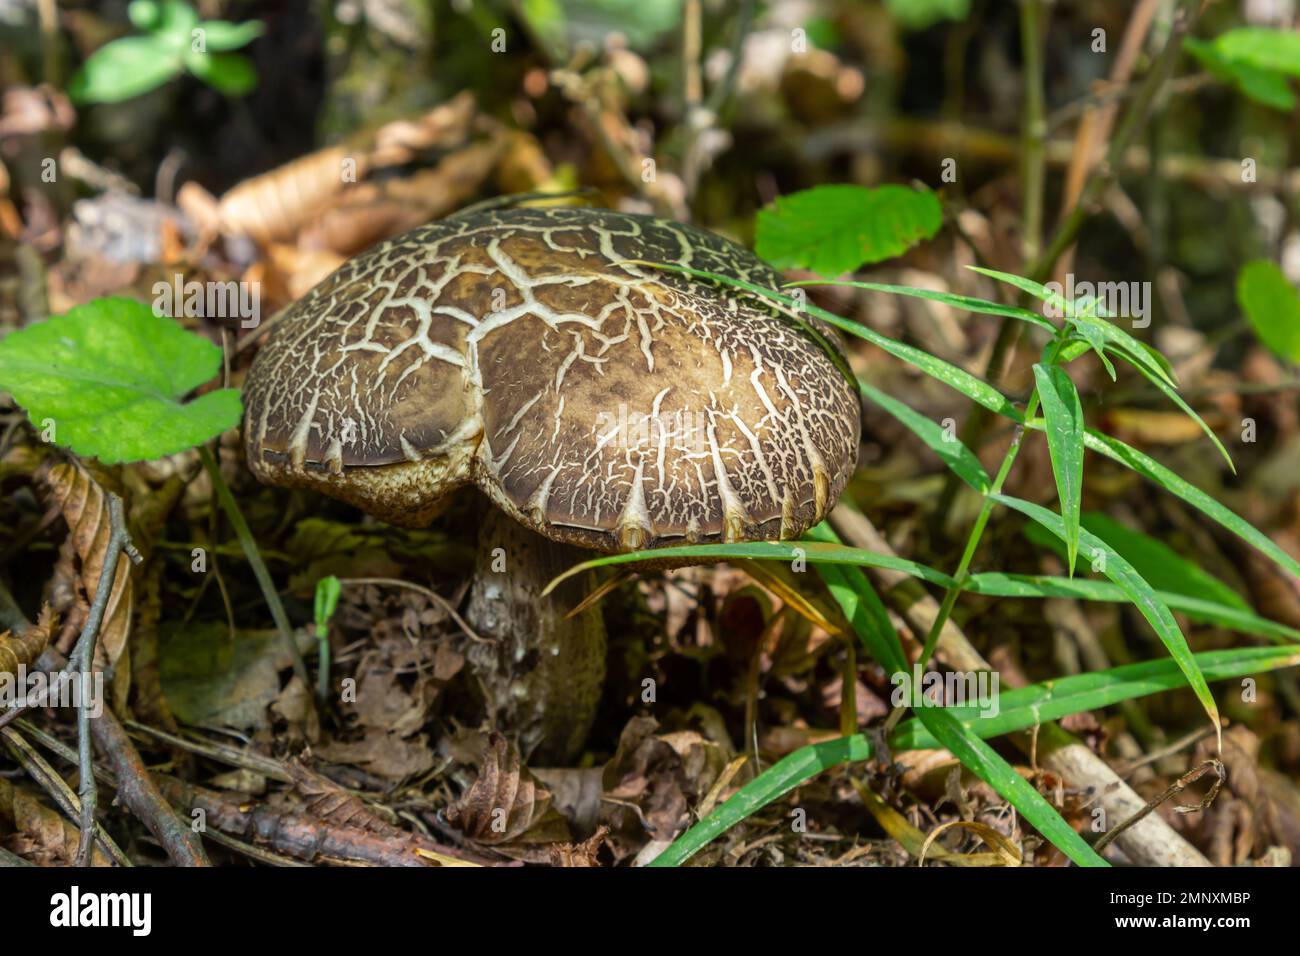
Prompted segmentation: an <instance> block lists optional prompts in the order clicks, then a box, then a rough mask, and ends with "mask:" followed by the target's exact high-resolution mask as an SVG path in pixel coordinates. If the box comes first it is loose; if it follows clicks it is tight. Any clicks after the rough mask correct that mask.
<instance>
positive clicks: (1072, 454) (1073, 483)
mask: <svg viewBox="0 0 1300 956" xmlns="http://www.w3.org/2000/svg"><path fill="white" fill-rule="evenodd" d="M1034 380H1035V381H1036V382H1037V383H1038V398H1039V401H1041V402H1042V405H1043V421H1044V423H1045V425H1046V428H1045V431H1046V433H1047V451H1048V454H1049V455H1050V456H1051V459H1052V474H1053V475H1054V476H1055V477H1056V492H1057V496H1058V497H1059V498H1060V501H1061V519H1062V520H1063V521H1064V523H1065V550H1066V554H1067V556H1068V560H1067V561H1066V564H1067V566H1068V567H1069V569H1070V574H1071V575H1073V574H1074V561H1075V558H1076V557H1077V556H1078V554H1079V513H1080V510H1081V502H1082V500H1083V448H1084V445H1083V404H1082V403H1081V402H1080V401H1079V391H1078V389H1076V388H1075V387H1074V382H1073V381H1072V380H1071V379H1070V376H1069V375H1067V374H1065V370H1064V369H1063V368H1061V367H1060V366H1059V365H1053V366H1044V365H1042V364H1036V365H1035V366H1034Z"/></svg>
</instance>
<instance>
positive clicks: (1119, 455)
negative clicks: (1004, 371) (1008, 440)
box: [1029, 422, 1300, 577]
mask: <svg viewBox="0 0 1300 956" xmlns="http://www.w3.org/2000/svg"><path fill="white" fill-rule="evenodd" d="M1029 424H1030V427H1031V428H1038V427H1041V426H1040V425H1039V424H1038V423H1037V422H1031V423H1029ZM1083 440H1084V442H1085V443H1086V444H1087V446H1088V447H1089V448H1090V449H1091V450H1093V451H1095V452H1097V454H1099V455H1105V456H1106V457H1107V458H1110V459H1111V460H1113V461H1117V462H1119V463H1120V464H1121V465H1124V466H1125V467H1127V468H1131V469H1132V470H1133V471H1135V472H1137V473H1138V474H1139V475H1142V477H1144V478H1146V479H1147V480H1149V481H1153V482H1155V483H1156V484H1157V485H1159V486H1160V487H1161V488H1164V489H1165V491H1167V492H1169V493H1170V494H1171V495H1174V496H1176V497H1178V498H1181V499H1182V500H1183V501H1185V502H1187V503H1188V504H1189V505H1191V506H1192V507H1193V508H1195V509H1196V510H1198V511H1200V512H1201V513H1202V514H1204V515H1205V516H1206V517H1208V518H1210V519H1212V520H1213V521H1216V522H1217V523H1218V524H1220V525H1222V526H1223V527H1224V528H1226V529H1227V530H1228V531H1231V532H1232V533H1233V534H1235V535H1237V537H1239V538H1241V539H1242V540H1243V541H1245V542H1246V543H1247V544H1249V545H1251V546H1252V547H1253V548H1255V549H1256V550H1258V551H1259V552H1260V553H1261V554H1265V555H1267V556H1268V557H1270V558H1272V559H1273V561H1275V562H1276V563H1277V564H1278V565H1279V566H1280V567H1282V568H1285V569H1286V570H1287V571H1289V572H1290V573H1291V574H1293V575H1295V576H1297V577H1300V561H1296V559H1295V558H1293V557H1291V555H1289V554H1287V553H1286V552H1285V551H1283V550H1282V549H1281V548H1280V547H1278V546H1277V544H1276V543H1274V541H1273V540H1272V539H1271V538H1270V537H1269V536H1268V535H1266V534H1264V532H1262V531H1260V530H1258V529H1257V528H1256V527H1255V526H1254V525H1252V524H1251V523H1250V522H1249V521H1247V520H1246V519H1245V518H1242V517H1240V516H1239V515H1237V514H1236V513H1234V512H1233V511H1231V510H1230V509H1228V508H1227V507H1225V506H1224V505H1221V504H1219V502H1217V501H1215V500H1214V499H1213V498H1212V497H1210V496H1209V495H1208V494H1206V493H1205V492H1204V491H1201V489H1199V488H1197V487H1196V486H1195V485H1193V484H1191V483H1190V482H1188V481H1187V480H1185V479H1184V478H1182V477H1181V476H1180V475H1178V474H1177V473H1175V472H1173V471H1171V470H1170V469H1168V468H1166V467H1165V466H1164V465H1162V464H1160V462H1158V461H1156V460H1155V459H1154V458H1152V457H1151V456H1150V455H1147V454H1144V453H1143V452H1140V451H1138V450H1137V449H1136V448H1134V447H1133V446H1132V445H1128V444H1125V443H1124V442H1122V441H1120V440H1119V439H1118V438H1112V437H1111V436H1110V435H1106V434H1104V433H1102V432H1099V431H1097V430H1095V429H1092V428H1089V429H1088V430H1087V431H1086V432H1085V433H1084V436H1083Z"/></svg>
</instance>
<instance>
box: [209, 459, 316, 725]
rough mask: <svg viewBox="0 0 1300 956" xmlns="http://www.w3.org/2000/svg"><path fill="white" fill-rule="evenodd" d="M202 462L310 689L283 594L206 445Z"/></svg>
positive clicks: (299, 673)
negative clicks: (281, 596) (283, 600)
mask: <svg viewBox="0 0 1300 956" xmlns="http://www.w3.org/2000/svg"><path fill="white" fill-rule="evenodd" d="M199 459H200V460H201V461H202V462H203V467H204V468H205V469H207V472H208V477H209V478H211V479H212V489H213V491H215V492H216V494H217V501H218V502H219V503H220V504H221V510H222V511H224V512H225V513H226V517H227V518H228V519H229V520H230V524H231V527H233V528H234V529H235V537H237V538H239V544H240V546H241V547H242V548H243V549H244V557H246V558H247V559H248V563H249V565H250V566H251V567H252V569H253V577H255V578H257V585H258V587H260V588H261V589H262V597H263V598H265V600H266V606H267V607H268V608H270V609H271V617H272V618H273V619H274V621H275V628H276V630H277V631H279V632H280V639H281V640H282V641H284V646H285V648H286V649H287V650H288V652H289V659H290V660H291V661H293V672H294V674H296V675H297V677H298V679H299V680H300V681H302V685H303V687H308V688H309V687H311V678H310V677H308V675H307V665H306V663H304V662H303V659H302V654H301V653H300V652H299V651H298V644H297V642H296V641H295V640H294V639H293V626H292V625H290V623H289V615H288V614H286V613H285V612H284V604H282V603H281V601H280V592H278V591H277V590H276V589H275V582H274V581H272V580H271V572H270V571H268V570H267V569H266V563H265V562H264V561H263V560H262V555H261V552H259V551H258V550H257V540H256V539H255V538H254V537H253V532H252V531H251V530H250V529H249V527H248V522H247V521H245V520H244V514H243V512H241V511H240V510H239V505H238V504H237V503H236V502H235V496H234V495H232V494H231V493H230V488H229V486H228V485H227V484H226V481H225V479H224V478H222V477H221V468H220V466H218V465H217V461H216V459H215V458H213V457H212V452H210V451H208V447H207V446H206V445H200V446H199ZM306 706H308V707H311V706H312V704H311V702H310V699H308V700H307V703H306Z"/></svg>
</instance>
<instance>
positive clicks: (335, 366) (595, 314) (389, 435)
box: [244, 207, 860, 760]
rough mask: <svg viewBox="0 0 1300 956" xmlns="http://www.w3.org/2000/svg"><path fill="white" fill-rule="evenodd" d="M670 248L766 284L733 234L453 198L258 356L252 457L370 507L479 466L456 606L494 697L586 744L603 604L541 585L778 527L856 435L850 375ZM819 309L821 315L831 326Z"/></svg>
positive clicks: (808, 514) (271, 480)
mask: <svg viewBox="0 0 1300 956" xmlns="http://www.w3.org/2000/svg"><path fill="white" fill-rule="evenodd" d="M646 262H662V263H667V264H670V265H673V264H675V265H680V266H685V267H689V268H692V269H698V270H705V271H709V272H714V273H721V274H726V275H729V276H733V277H736V278H739V279H742V280H745V281H748V282H752V283H755V284H758V285H761V286H763V287H766V288H775V287H776V285H777V283H778V282H779V281H780V279H779V276H778V275H777V274H776V273H775V272H774V271H773V270H772V269H771V268H770V267H768V266H767V265H765V264H764V263H763V262H761V261H760V260H759V259H758V258H756V257H755V256H754V255H752V254H751V253H750V252H748V251H747V250H745V249H743V248H742V247H740V246H738V245H736V244H734V243H732V242H729V241H727V240H725V239H722V238H720V237H718V236H716V235H713V234H711V233H708V232H705V231H703V230H701V229H697V228H694V227H691V226H687V225H683V224H681V223H676V222H671V221H668V220H663V219H655V218H651V217H648V216H640V215H630V214H625V213H617V212H611V211H608V210H596V209H586V208H572V207H564V208H558V207H557V208H508V209H498V210H493V211H487V212H477V213H467V214H463V215H460V216H454V217H451V218H449V219H445V220H442V221H439V222H435V223H432V224H430V225H426V226H422V227H420V228H417V229H415V230H413V231H411V232H408V233H406V234H405V235H402V236H398V237H397V238H395V239H391V240H389V241H387V242H384V243H382V244H380V245H378V246H376V247H374V248H372V249H370V250H368V251H367V252H365V253H363V254H361V255H359V256H357V257H356V258H354V259H352V260H350V261H348V262H346V263H345V264H344V265H343V266H341V267H340V268H339V269H338V271H336V272H335V273H334V274H332V275H331V276H329V277H328V278H327V279H325V280H324V281H323V282H321V283H320V284H319V285H318V286H316V287H315V288H314V289H312V290H311V291H310V292H309V293H307V295H305V296H304V297H303V298H302V299H301V300H299V301H298V302H296V303H295V304H294V305H293V306H292V307H291V309H290V311H289V312H288V313H286V315H285V316H284V318H283V319H282V321H281V322H280V323H279V324H278V325H277V327H276V328H275V329H274V330H273V332H272V333H271V335H270V337H269V338H268V340H267V342H266V343H265V345H263V346H262V347H261V349H260V351H259V353H258V355H257V357H256V359H255V361H254V362H253V365H252V367H251V368H250V369H249V372H248V377H247V381H246V383H245V386H244V394H245V400H246V404H247V419H246V423H245V442H246V446H247V457H248V463H249V466H250V467H251V468H252V471H253V473H254V474H255V475H256V476H257V478H258V479H259V480H261V481H263V482H266V483H268V484H272V485H280V486H288V487H306V488H313V489H316V490H317V491H319V492H321V493H323V494H326V495H329V496H331V497H334V498H338V499H341V500H343V501H346V502H349V503H351V504H353V505H355V506H357V507H358V508H360V509H361V510H363V511H365V512H367V513H369V514H371V515H374V516H376V517H377V518H380V519H382V520H385V521H389V522H392V523H394V524H398V525H403V526H412V527H420V526H424V525H426V524H428V523H429V522H430V521H431V520H432V519H433V518H434V517H435V515H436V514H437V513H438V511H439V510H440V509H441V507H442V506H443V504H444V502H445V501H446V499H447V497H448V496H449V495H450V494H451V493H453V492H455V491H456V490H457V489H459V488H462V487H463V486H466V485H473V486H475V487H477V488H478V489H479V490H480V491H481V492H482V493H483V494H484V495H485V496H486V497H487V499H488V501H489V502H490V503H491V505H493V506H494V507H492V508H490V509H489V512H490V513H489V515H488V517H487V518H486V519H485V520H484V522H483V523H482V525H481V529H480V542H479V560H478V565H477V567H476V570H475V577H474V580H473V582H472V584H471V589H470V596H469V600H468V605H467V608H466V616H467V618H468V619H469V621H470V623H471V624H472V625H473V626H474V628H475V629H476V630H478V631H479V632H480V633H481V635H482V636H483V637H485V638H487V639H489V640H488V642H477V643H471V645H470V654H469V656H470V663H471V665H472V668H473V669H474V670H475V671H476V673H477V675H478V679H479V681H480V684H481V685H482V688H483V692H484V696H485V698H486V703H487V707H488V710H489V713H490V717H491V720H492V721H493V723H494V724H495V725H496V726H497V727H498V728H500V729H504V730H506V731H507V732H513V733H514V734H515V735H516V737H517V738H518V739H519V742H520V747H521V750H522V751H523V752H524V753H525V754H528V753H529V752H530V751H531V752H535V753H536V754H537V755H539V756H541V757H544V758H548V759H556V760H563V759H566V758H568V757H571V756H573V755H574V754H575V753H577V752H578V751H579V750H580V748H581V746H582V744H583V742H584V740H585V737H586V734H587V731H588V729H589V728H590V725H591V722H592V719H593V717H594V715H595V710H596V705H597V704H598V702H599V696H600V688H601V683H602V681H603V675H604V629H603V624H602V623H601V618H600V614H599V611H598V609H597V610H587V611H584V612H583V613H582V614H580V615H577V616H576V618H575V619H574V620H570V621H566V620H565V619H564V614H563V612H564V611H565V610H566V609H568V608H571V607H573V606H574V604H575V603H577V600H578V599H579V598H580V596H581V594H582V593H583V592H582V586H583V582H582V581H581V579H574V580H573V581H572V582H570V583H571V584H572V587H573V588H574V590H570V591H565V590H564V589H563V588H561V589H559V591H558V592H557V593H555V594H552V595H550V596H548V597H547V598H544V599H543V598H541V597H540V593H541V591H542V589H543V588H544V587H545V585H546V583H547V582H548V581H549V580H550V579H551V578H552V577H554V576H555V575H556V574H558V573H559V572H560V571H561V570H563V569H564V568H566V567H568V566H571V565H572V564H573V563H574V562H576V561H578V560H580V559H581V558H582V556H583V551H582V550H580V549H585V550H588V551H592V550H594V551H600V552H618V553H622V552H627V551H632V550H639V549H648V548H655V547H661V546H667V545H674V544H683V543H694V542H719V541H725V542H735V541H755V540H775V539H792V538H796V537H798V536H799V535H800V534H802V533H803V532H804V531H805V530H806V529H807V528H809V527H811V526H812V525H814V524H816V523H817V522H819V521H820V520H821V519H822V518H823V517H825V515H826V514H827V512H828V511H829V510H830V509H831V507H832V506H833V505H834V504H835V501H836V499H837V498H838V496H839V494H840V492H841V491H842V490H843V488H844V485H845V484H846V482H847V481H848V478H849V476H850V475H851V474H852V471H853V468H854V465H855V463H856V459H857V451H858V439H859V429H860V409H859V404H858V399H857V394H856V391H855V390H854V389H853V388H852V386H851V385H850V384H849V383H848V382H847V381H846V379H845V378H844V376H843V375H842V374H841V372H840V371H839V369H838V368H837V364H836V362H835V361H832V358H831V357H830V356H829V355H828V353H827V352H826V350H825V349H826V347H827V346H826V341H827V340H826V339H823V341H821V342H818V341H817V337H816V336H815V335H812V334H810V333H809V331H808V329H807V327H806V326H801V325H800V324H799V323H797V322H791V321H790V320H789V319H788V318H786V317H783V316H780V315H779V314H778V313H777V312H775V311H774V310H773V309H772V308H769V307H768V306H767V305H765V304H763V303H761V302H759V301H756V300H755V298H754V297H752V296H745V295H742V294H740V293H737V292H736V291H735V290H733V289H731V288H728V287H725V286H723V285H720V284H717V283H714V282H710V281H702V280H699V279H695V278H691V277H688V276H686V275H684V274H681V273H676V272H671V271H666V270H661V269H655V268H652V267H649V266H647V265H645V264H644V263H646ZM832 335H833V333H832Z"/></svg>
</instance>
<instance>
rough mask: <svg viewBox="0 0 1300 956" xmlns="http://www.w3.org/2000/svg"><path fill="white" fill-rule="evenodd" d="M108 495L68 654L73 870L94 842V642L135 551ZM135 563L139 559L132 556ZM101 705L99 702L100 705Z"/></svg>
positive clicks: (85, 862)
mask: <svg viewBox="0 0 1300 956" xmlns="http://www.w3.org/2000/svg"><path fill="white" fill-rule="evenodd" d="M105 493H106V494H107V495H108V517H109V535H108V545H107V547H106V548H105V550H104V565H103V567H102V568H101V569H100V572H99V583H98V584H97V585H96V587H95V598H94V600H93V601H92V602H91V604H90V613H89V614H87V615H86V624H85V627H83V628H82V629H81V636H80V637H78V638H77V645H76V647H74V648H73V651H72V661H71V663H72V671H73V673H74V674H79V675H80V676H81V693H80V695H78V699H77V756H78V761H77V766H78V770H79V772H80V774H81V781H80V783H79V785H78V797H79V798H80V800H81V841H80V843H78V845H77V866H89V865H90V848H91V846H92V845H93V844H94V839H95V801H96V800H97V799H98V796H99V794H98V790H97V788H96V787H95V755H94V751H93V749H92V747H91V729H90V720H91V718H90V709H91V705H92V704H93V703H94V693H95V692H94V669H95V639H96V638H97V637H98V636H99V624H100V622H101V621H102V620H103V619H104V609H105V608H106V607H108V598H109V595H110V594H112V592H113V579H114V578H115V577H116V576H117V565H118V561H119V558H120V556H121V555H122V554H123V553H125V554H126V555H127V556H128V560H130V556H131V555H132V554H134V552H135V548H134V546H133V545H132V544H131V539H130V537H129V536H128V535H127V531H126V516H125V515H124V514H123V513H122V499H121V498H119V497H118V496H117V495H115V494H113V492H111V491H109V492H105ZM135 557H136V559H137V560H138V558H139V555H138V554H137V555H135ZM101 703H102V702H101Z"/></svg>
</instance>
